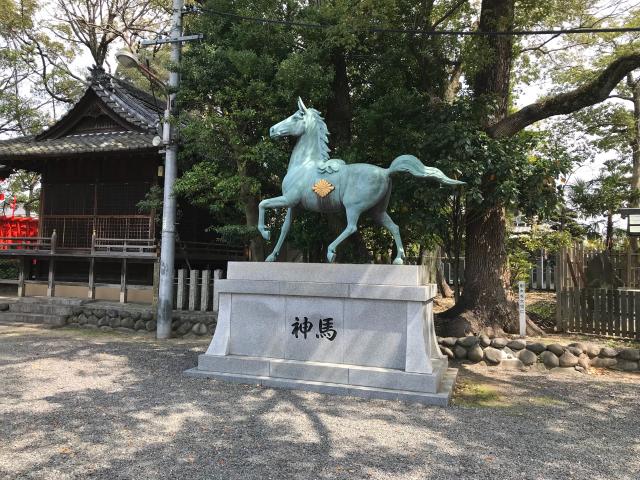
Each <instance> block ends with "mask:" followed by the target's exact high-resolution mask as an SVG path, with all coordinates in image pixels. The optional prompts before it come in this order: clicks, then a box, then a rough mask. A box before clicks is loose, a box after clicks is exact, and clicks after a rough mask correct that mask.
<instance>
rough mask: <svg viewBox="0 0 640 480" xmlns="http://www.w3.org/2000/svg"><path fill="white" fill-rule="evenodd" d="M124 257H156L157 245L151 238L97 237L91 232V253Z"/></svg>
mask: <svg viewBox="0 0 640 480" xmlns="http://www.w3.org/2000/svg"><path fill="white" fill-rule="evenodd" d="M114 253H115V254H118V255H117V256H118V257H120V256H125V257H129V256H131V257H156V256H157V255H158V247H157V245H156V241H155V239H153V238H148V239H144V238H136V239H126V238H98V237H96V233H95V232H93V236H92V237H91V255H95V256H102V255H104V256H114Z"/></svg>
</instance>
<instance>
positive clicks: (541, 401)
mask: <svg viewBox="0 0 640 480" xmlns="http://www.w3.org/2000/svg"><path fill="white" fill-rule="evenodd" d="M529 403H530V404H531V405H534V406H536V407H559V406H561V405H566V403H565V402H563V401H562V400H558V399H557V398H553V397H549V396H546V395H545V396H542V397H531V398H529Z"/></svg>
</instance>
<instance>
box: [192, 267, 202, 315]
mask: <svg viewBox="0 0 640 480" xmlns="http://www.w3.org/2000/svg"><path fill="white" fill-rule="evenodd" d="M199 273H200V271H199V270H191V271H190V272H189V310H190V311H194V310H195V309H196V305H197V303H198V277H199Z"/></svg>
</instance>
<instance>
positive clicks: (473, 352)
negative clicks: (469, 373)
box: [467, 344, 484, 362]
mask: <svg viewBox="0 0 640 480" xmlns="http://www.w3.org/2000/svg"><path fill="white" fill-rule="evenodd" d="M467 358H468V359H469V360H471V361H472V362H479V361H481V360H482V359H483V358H484V351H483V350H482V347H481V346H480V345H477V344H476V345H474V346H472V347H471V348H470V349H469V351H468V352H467Z"/></svg>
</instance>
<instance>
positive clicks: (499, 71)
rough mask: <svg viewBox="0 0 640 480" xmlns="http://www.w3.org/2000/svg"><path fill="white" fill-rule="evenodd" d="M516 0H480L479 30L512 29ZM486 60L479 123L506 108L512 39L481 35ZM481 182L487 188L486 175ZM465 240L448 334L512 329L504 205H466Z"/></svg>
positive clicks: (478, 83) (479, 79)
mask: <svg viewBox="0 0 640 480" xmlns="http://www.w3.org/2000/svg"><path fill="white" fill-rule="evenodd" d="M514 1H515V0H483V2H482V7H481V11H480V25H479V29H480V31H485V32H487V31H508V30H512V29H513V21H514ZM483 42H484V44H483V46H484V48H485V50H486V55H485V58H486V59H487V60H486V62H485V63H484V64H483V65H482V66H481V68H480V70H479V71H478V73H477V75H476V77H475V79H474V82H473V86H474V94H475V96H476V97H478V98H483V97H484V98H488V99H491V100H493V101H495V103H496V109H495V110H493V111H492V112H491V114H490V116H487V118H485V119H484V122H483V123H484V125H483V126H484V127H485V128H487V127H489V125H491V124H493V123H495V122H498V121H500V120H501V119H502V118H504V117H505V116H506V114H507V111H508V105H509V93H510V91H509V87H510V85H509V82H510V77H511V64H512V58H513V38H512V37H510V36H506V35H505V36H488V37H485V38H484V39H483ZM483 183H484V184H483V185H482V186H481V188H482V190H483V191H484V192H485V193H489V192H490V190H491V188H492V186H491V184H490V180H489V179H488V178H487V179H486V180H484V182H483ZM466 210H467V223H466V229H465V233H466V241H465V259H466V264H465V284H464V291H463V292H462V295H461V297H460V301H458V303H456V305H455V306H454V307H453V308H451V309H450V310H448V311H446V312H444V314H443V316H444V317H448V318H451V320H450V321H449V322H447V326H446V328H447V330H448V334H451V335H457V336H460V335H464V334H465V333H468V332H474V333H478V332H481V331H484V332H486V333H489V334H494V333H495V334H497V333H500V332H501V331H503V330H507V331H508V330H512V331H515V329H516V326H517V307H516V304H515V302H514V301H513V298H512V295H511V292H510V290H509V289H508V279H509V270H508V266H507V252H506V249H505V235H506V217H505V208H504V206H503V205H501V204H496V205H479V206H475V205H471V204H469V205H467V209H466Z"/></svg>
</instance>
